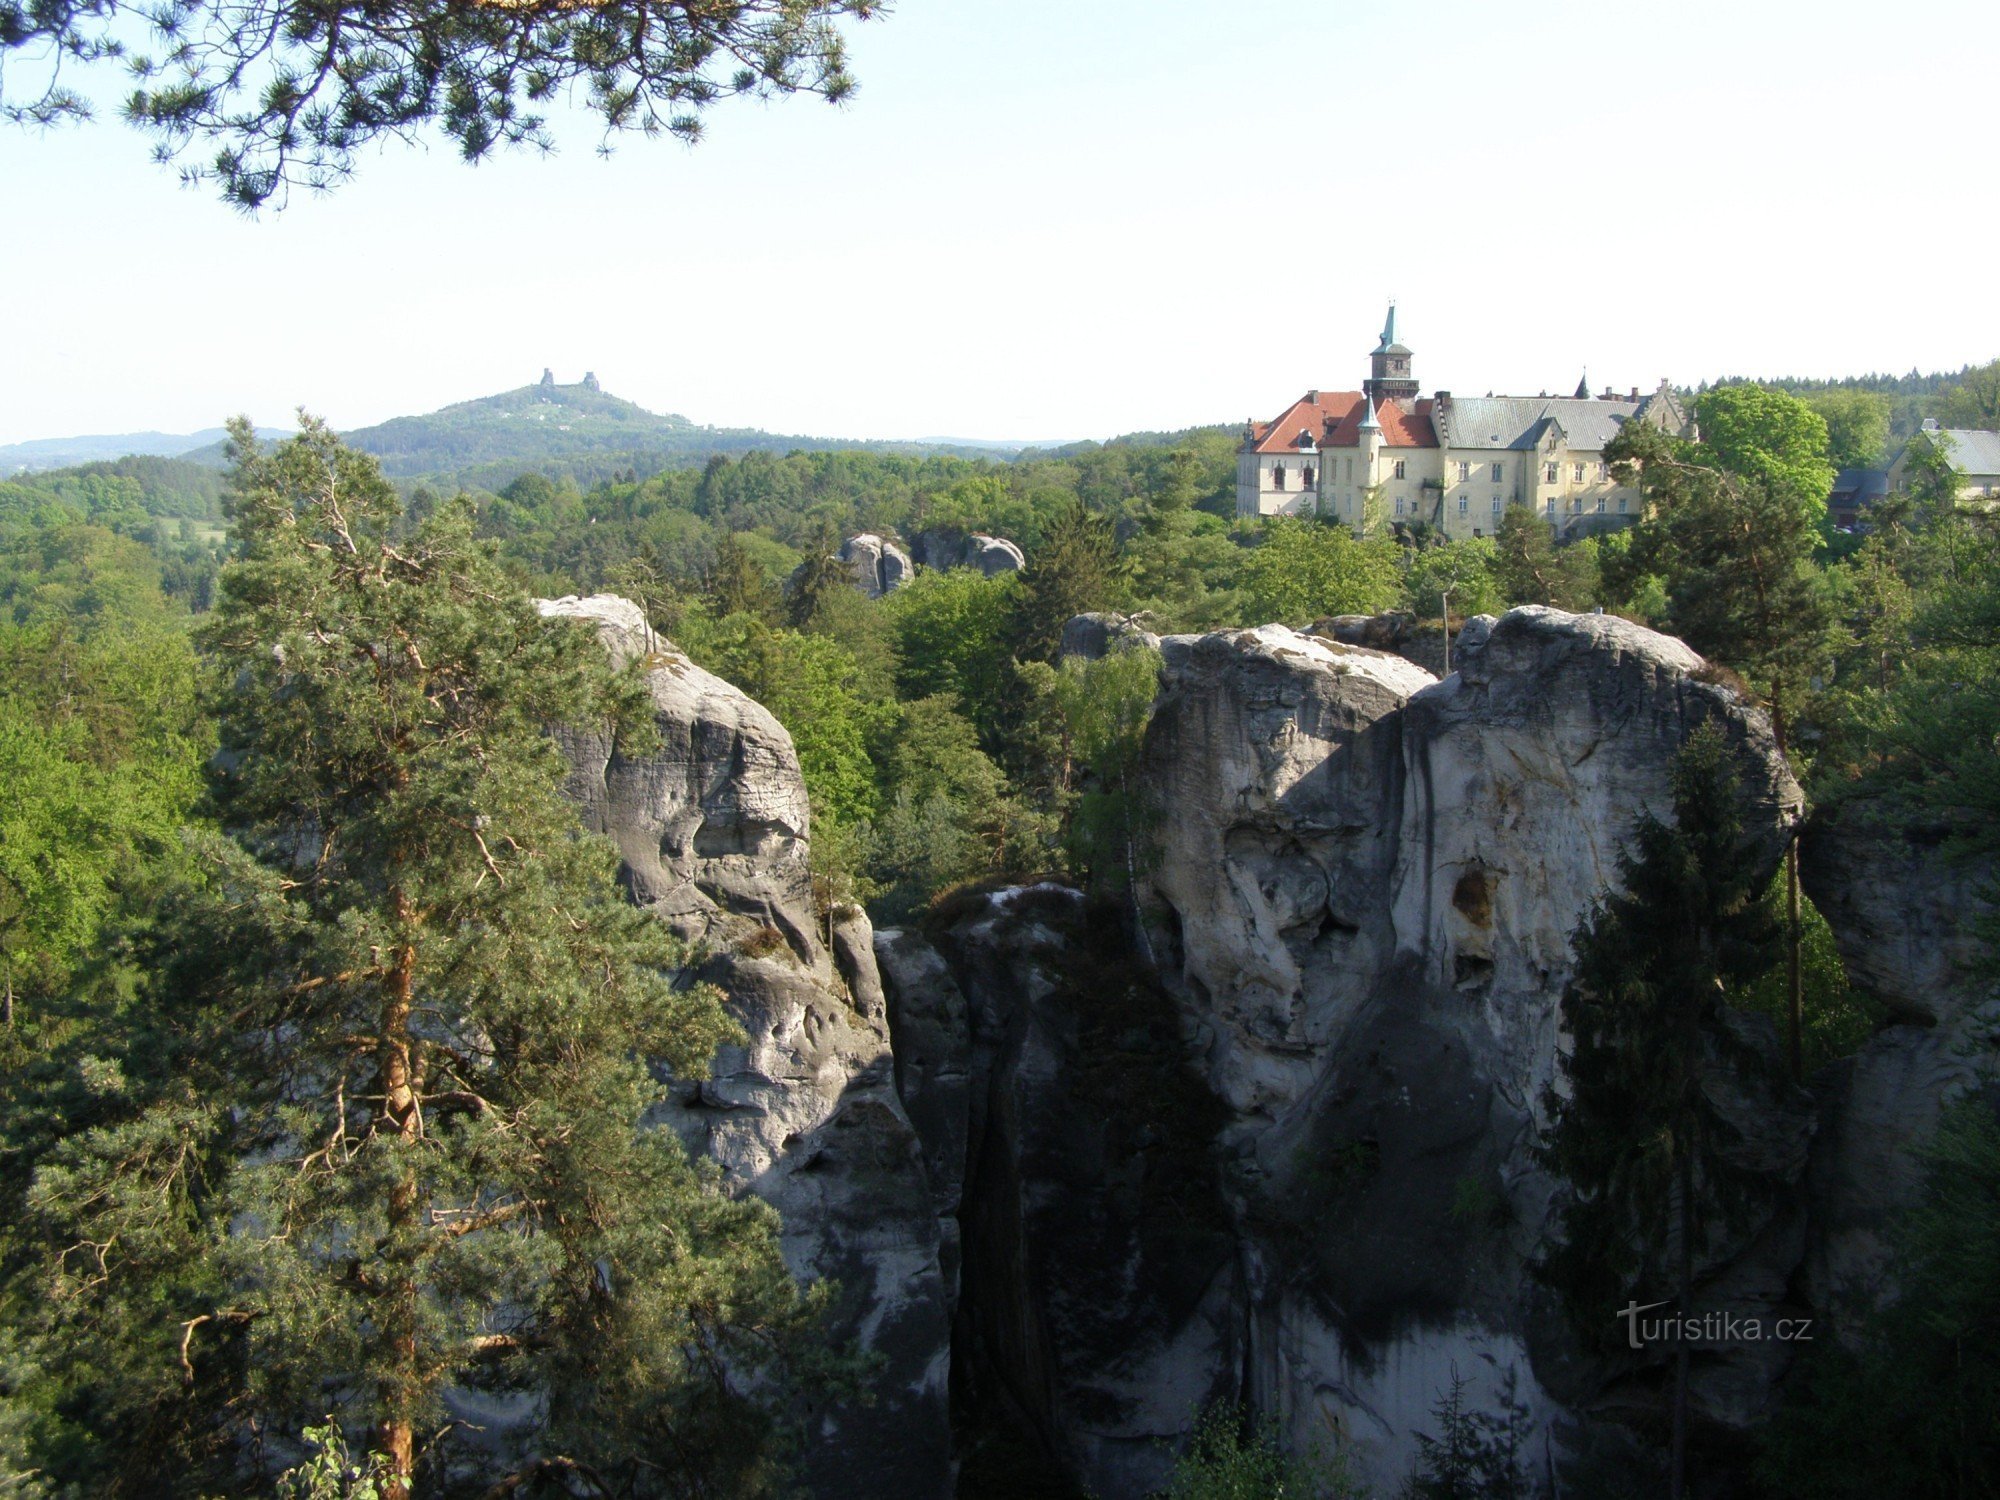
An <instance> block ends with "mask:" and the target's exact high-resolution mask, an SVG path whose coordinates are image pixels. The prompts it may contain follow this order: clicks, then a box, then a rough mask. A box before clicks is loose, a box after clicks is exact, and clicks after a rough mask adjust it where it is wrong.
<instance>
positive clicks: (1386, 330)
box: [1375, 297, 1396, 354]
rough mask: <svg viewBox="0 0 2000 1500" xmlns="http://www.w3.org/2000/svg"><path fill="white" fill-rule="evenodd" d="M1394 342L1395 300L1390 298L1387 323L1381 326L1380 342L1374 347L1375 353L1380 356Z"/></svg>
mask: <svg viewBox="0 0 2000 1500" xmlns="http://www.w3.org/2000/svg"><path fill="white" fill-rule="evenodd" d="M1395 342H1396V299H1395V298H1393V297H1391V298H1390V299H1389V321H1388V322H1386V323H1384V324H1383V325H1382V342H1381V343H1380V344H1378V345H1377V346H1376V348H1375V352H1376V353H1377V354H1380V353H1382V352H1383V351H1384V350H1386V349H1387V348H1388V347H1389V346H1390V345H1391V344H1393V343H1395Z"/></svg>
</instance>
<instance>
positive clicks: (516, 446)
mask: <svg viewBox="0 0 2000 1500" xmlns="http://www.w3.org/2000/svg"><path fill="white" fill-rule="evenodd" d="M288 435H289V434H288V431H287V430H286V429H282V428H259V429H258V436H259V437H261V438H264V439H266V440H271V439H282V438H284V437H286V436H288ZM341 436H342V437H343V438H344V439H345V440H346V441H347V442H349V443H350V444H352V445H353V446H354V447H356V448H360V449H362V450H363V451H365V452H368V453H372V454H374V455H375V456H376V457H377V458H378V459H380V460H381V463H382V470H383V472H384V473H385V474H387V475H389V476H390V478H392V479H395V480H397V481H399V482H400V483H401V485H402V486H403V487H404V488H405V489H408V488H410V487H411V486H412V485H414V484H415V483H416V482H418V481H422V482H424V483H426V484H429V485H431V486H434V487H436V488H438V489H442V490H447V491H448V490H452V489H457V488H460V487H464V488H470V489H482V490H491V491H495V492H497V491H499V490H500V489H502V488H504V487H505V486H507V485H508V484H510V483H512V482H513V481H514V480H515V479H517V478H519V477H520V476H521V475H522V474H526V473H538V474H542V475H544V476H546V477H547V478H550V479H553V480H561V479H570V480H573V481H574V482H575V483H577V484H578V485H580V486H583V487H584V488H589V487H591V486H593V485H596V484H600V483H602V482H604V481H605V480H607V479H613V478H616V477H618V476H620V475H624V474H632V475H635V476H636V477H639V478H646V477H648V476H650V475H652V474H657V473H659V472H660V471H662V470H665V469H676V468H685V467H688V466H689V465H693V464H699V463H703V462H705V461H706V460H708V459H710V458H712V457H716V456H737V455H741V454H744V453H752V452H764V453H779V454H782V453H790V452H794V451H798V450H806V451H812V452H836V451H861V452H869V453H902V454H910V455H913V456H927V455H932V454H942V455H947V456H951V457H960V458H986V459H995V458H998V459H1003V460H1004V459H1008V458H1021V457H1027V456H1033V455H1041V456H1049V455H1052V454H1054V455H1062V454H1072V453H1077V452H1082V451H1087V450H1088V449H1090V448H1092V447H1095V446H1096V445H1095V444H1092V443H1081V444H1078V443H1064V444H1062V445H1061V446H1056V445H1053V444H1048V443H1040V444H1029V443H1018V442H1006V441H1001V440H996V439H986V438H922V439H918V440H915V441H901V440H884V439H856V438H823V437H807V436H802V435H794V434H787V433H777V432H765V431H763V430H762V429H759V428H755V427H707V426H702V425H699V424H697V423H695V422H691V421H689V420H688V419H687V418H686V417H684V416H680V415H678V414H675V413H667V414H661V413H658V412H651V411H648V410H646V408H645V407H643V406H640V405H639V404H638V403H637V402H633V401H627V400H625V399H624V398H622V397H619V396H614V395H611V394H610V393H609V392H607V391H605V390H604V389H603V388H602V387H601V386H599V385H598V383H597V381H596V379H595V377H593V376H589V375H586V376H585V377H584V378H583V379H582V380H581V381H579V382H578V383H576V384H574V385H559V384H557V383H556V381H555V379H554V378H553V376H551V375H550V374H549V373H548V372H547V371H544V372H543V374H542V379H541V380H540V381H539V382H537V383H536V384H534V385H524V386H520V387H517V388H516V389H514V390H511V391H502V392H501V393H500V394H498V395H496V396H481V397H479V398H477V399H475V400H472V401H460V402H457V403H455V404H454V405H451V406H446V407H442V408H440V409H439V410H437V411H434V412H427V413H425V414H424V415H422V416H413V417H394V418H391V419H390V420H389V421H387V422H381V423H378V424H376V425H375V426H373V427H361V428H356V429H354V430H352V431H349V432H344V433H342V434H341ZM222 439H223V432H222V429H220V428H211V429H210V430H209V431H207V432H196V433H187V434H183V435H180V436H175V435H172V434H168V433H158V432H140V433H124V434H120V435H115V436H104V437H84V438H44V439H40V440H37V441H35V442H30V443H17V444H15V445H13V446H12V447H7V448H0V478H5V477H7V476H8V475H9V474H26V473H28V472H31V471H36V470H45V469H56V468H73V467H75V466H77V465H80V464H86V463H93V462H102V461H104V460H107V459H112V458H120V457H124V456H126V455H130V454H147V455H158V456H163V457H177V458H180V459H182V460H184V461H185V462H187V463H191V464H201V465H206V466H208V467H210V468H215V469H219V468H221V467H223V465H224V464H225V462H226V455H225V451H224V446H223V441H222ZM1171 440H1172V435H1170V434H1153V433H1147V434H1138V435H1136V436H1135V437H1133V438H1129V439H1114V440H1113V441H1114V442H1128V441H1129V442H1132V443H1134V444H1135V445H1143V444H1150V443H1154V442H1161V441H1171Z"/></svg>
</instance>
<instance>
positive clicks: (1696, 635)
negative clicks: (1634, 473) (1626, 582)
mask: <svg viewBox="0 0 2000 1500" xmlns="http://www.w3.org/2000/svg"><path fill="white" fill-rule="evenodd" d="M1754 390H1755V387H1748V386H1732V387H1728V388H1726V389H1725V390H1722V391H1716V392H1711V393H1710V394H1711V395H1713V396H1716V397H1718V398H1721V397H1724V396H1728V395H1730V394H1731V393H1732V392H1739V391H1754ZM1759 394H1760V395H1762V394H1764V393H1759ZM1773 399H1777V398H1773ZM1783 399H1787V400H1789V398H1783ZM1792 405H1793V406H1796V405H1797V403H1796V402H1793V403H1792ZM1767 407H1768V403H1761V404H1760V403H1759V402H1754V401H1748V400H1738V401H1732V402H1729V403H1726V404H1725V405H1724V406H1723V407H1722V413H1721V414H1722V416H1723V417H1724V418H1725V419H1726V420H1725V432H1726V433H1727V434H1728V436H1729V447H1728V448H1727V449H1723V448H1711V447H1709V446H1708V445H1707V435H1706V434H1704V441H1703V444H1701V445H1692V444H1686V443H1681V442H1678V441H1676V440H1675V439H1672V438H1669V437H1667V436H1666V435H1665V434H1663V433H1662V432H1660V431H1659V429H1657V428H1655V427H1653V426H1651V425H1650V424H1648V423H1644V422H1628V423H1627V424H1626V425H1625V426H1624V427H1623V428H1622V429H1621V430H1620V432H1619V434H1618V436H1617V437H1616V438H1614V439H1613V440H1612V442H1611V444H1610V445H1609V446H1608V447H1607V448H1606V449H1605V452H1606V454H1607V455H1608V456H1609V457H1610V459H1611V460H1612V461H1613V462H1614V463H1615V464H1617V465H1618V466H1619V470H1620V473H1621V474H1622V475H1625V476H1628V477H1629V475H1630V474H1631V470H1632V466H1634V465H1636V466H1637V469H1638V479H1639V483H1640V485H1641V486H1642V488H1643V490H1644V492H1645V496H1646V500H1647V503H1648V506H1649V514H1648V516H1647V518H1646V519H1645V520H1644V521H1642V522H1641V523H1640V525H1639V527H1638V528H1637V529H1636V530H1635V532H1634V533H1633V540H1632V543H1631V547H1630V553H1629V556H1628V558H1627V559H1626V560H1625V563H1624V569H1623V571H1624V572H1625V574H1626V576H1630V575H1633V574H1655V575H1658V577H1659V578H1660V579H1661V580H1662V584H1663V588H1664V591H1665V593H1666V596H1667V620H1666V622H1665V623H1666V626H1667V628H1668V629H1670V630H1672V631H1673V632H1674V633H1675V634H1677V635H1679V636H1680V637H1681V638H1682V639H1684V640H1685V641H1687V643H1688V644H1689V645H1690V646H1692V647H1694V648H1695V650H1697V651H1699V652H1701V653H1702V655H1704V656H1706V657H1708V658H1710V659H1711V660H1713V661H1719V662H1722V663H1723V664H1725V665H1727V666H1729V667H1731V668H1733V669H1734V670H1736V671H1737V672H1740V673H1741V674H1742V675H1743V676H1744V677H1746V678H1747V679H1749V681H1750V682H1751V684H1752V685H1753V687H1755V688H1756V690H1757V691H1758V692H1760V693H1761V694H1763V695H1764V696H1765V697H1766V699H1767V700H1768V701H1769V702H1770V703H1771V705H1772V708H1773V711H1774V713H1775V715H1776V716H1777V720H1778V730H1779V736H1780V741H1781V743H1787V741H1786V739H1785V729H1786V726H1787V725H1788V723H1789V722H1790V720H1791V719H1792V718H1793V717H1794V716H1795V714H1796V712H1797V710H1798V702H1799V698H1800V695H1801V694H1802V693H1804V691H1805V690H1806V688H1807V686H1808V683H1809V681H1810V679H1811V678H1812V676H1813V675H1814V673H1815V669H1816V668H1818V667H1820V666H1821V665H1822V664H1823V663H1824V662H1825V661H1826V659H1827V658H1828V655H1829V653H1830V649H1831V645H1832V643H1831V641H1830V639H1829V630H1830V627H1831V624H1832V598H1831V595H1830V593H1829V591H1828V590H1827V588H1826V587H1825V584H1824V581H1823V579H1822V577H1821V575H1820V574H1819V572H1818V570H1817V569H1816V568H1815V567H1814V565H1813V560H1812V559H1813V552H1814V549H1815V547H1816V546H1817V543H1818V535H1819V533H1818V521H1817V519H1816V517H1815V510H1814V505H1813V504H1812V503H1809V502H1810V492H1808V491H1803V490H1801V489H1800V488H1799V485H1800V483H1801V481H1800V479H1799V474H1798V472H1797V471H1799V470H1802V469H1811V468H1812V465H1813V464H1815V463H1820V467H1822V468H1823V467H1824V464H1823V463H1821V462H1820V461H1819V460H1816V459H1810V458H1807V457H1803V456H1801V455H1800V454H1799V453H1798V452H1797V451H1796V445H1797V444H1798V443H1800V442H1803V439H1801V438H1799V436H1798V432H1797V429H1798V428H1799V427H1801V426H1803V427H1806V428H1808V429H1812V428H1813V424H1817V423H1819V419H1818V418H1817V417H1815V416H1813V415H1812V414H1811V413H1810V412H1806V413H1804V417H1803V418H1800V417H1799V414H1798V413H1795V412H1792V411H1790V410H1789V409H1783V410H1780V411H1778V412H1777V414H1776V416H1775V417H1773V419H1772V428H1771V430H1770V431H1766V430H1764V429H1763V428H1760V427H1759V426H1758V425H1757V419H1758V418H1759V417H1760V415H1770V413H1769V411H1768V410H1767ZM1808 419H1809V420H1808ZM1823 426H1824V424H1820V426H1819V428H1818V429H1817V430H1819V432H1820V441H1821V442H1822V444H1823V441H1824V431H1823ZM1788 443H1790V444H1793V445H1794V446H1792V447H1787V444H1788ZM1737 463H1740V464H1742V465H1744V466H1745V467H1744V468H1742V469H1736V468H1733V467H1728V466H1727V465H1729V464H1737ZM1815 472H1816V471H1815ZM1766 476H1768V477H1766ZM1818 493H1819V497H1820V502H1821V505H1822V508H1823V502H1824V499H1825V490H1824V488H1822V489H1821V490H1820V491H1819V492H1818Z"/></svg>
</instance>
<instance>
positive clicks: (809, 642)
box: [682, 612, 877, 824]
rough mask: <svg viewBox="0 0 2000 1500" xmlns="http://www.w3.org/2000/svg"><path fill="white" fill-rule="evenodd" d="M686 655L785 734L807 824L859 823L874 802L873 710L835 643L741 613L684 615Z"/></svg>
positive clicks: (854, 665)
mask: <svg viewBox="0 0 2000 1500" xmlns="http://www.w3.org/2000/svg"><path fill="white" fill-rule="evenodd" d="M682 643H683V644H684V646H685V647H686V649H687V651H688V654H689V655H691V656H692V657H694V659H695V660H696V661H698V662H699V663H701V665H702V666H704V667H707V668H708V669H709V670H710V671H712V672H714V673H715V674H716V675H717V676H719V677H721V678H724V679H725V680H726V681H728V682H731V683H733V684H735V685H736V686H737V687H740V688H741V689H743V691H744V692H746V693H748V694H749V695H750V696H751V697H753V698H755V699H756V700H757V701H758V702H759V703H761V704H763V705H764V707H766V708H768V709H769V710H770V711H771V713H772V714H773V716H775V717H776V719H777V721H778V722H779V723H780V724H782V725H784V726H785V729H786V731H787V732H788V733H790V735H791V737H792V744H793V746H794V747H795V748H796V749H797V750H798V753H799V769H800V770H801V772H803V773H804V776H805V782H806V791H807V792H808V793H809V794H810V796H811V798H812V807H813V816H814V820H815V822H816V823H817V822H819V821H822V820H824V821H831V822H835V823H849V824H851V823H860V822H864V821H866V820H867V819H868V818H869V817H871V816H873V814H874V812H875V807H876V802H877V792H876V784H875V768H874V764H873V762H872V761H871V760H870V759H869V755H868V733H869V728H870V725H871V723H872V722H873V710H872V709H871V708H870V706H869V704H868V703H867V701H866V700H865V699H864V698H863V696H862V694H861V691H860V689H861V669H860V665H859V663H858V662H856V660H855V658H854V654H853V653H852V652H850V651H848V650H847V649H846V648H845V647H844V646H842V645H841V644H840V643H839V642H838V641H836V640H832V639H830V638H829V637H827V636H823V635H806V634H801V633H800V632H798V631H796V630H784V629H779V628H776V627H773V626H771V625H769V624H766V623H765V622H764V621H763V620H762V619H759V618H757V617H755V616H753V615H750V614H747V613H734V614H730V615H726V616H723V617H722V618H720V619H713V618H711V617H709V616H707V615H705V614H703V615H696V614H695V613H693V612H690V615H689V617H688V619H687V621H686V623H685V628H684V631H683V636H682Z"/></svg>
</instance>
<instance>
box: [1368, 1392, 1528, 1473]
mask: <svg viewBox="0 0 2000 1500" xmlns="http://www.w3.org/2000/svg"><path fill="white" fill-rule="evenodd" d="M1465 1384H1466V1382H1465V1377H1464V1376H1462V1375H1460V1374H1459V1373H1458V1371H1457V1369H1455V1368H1454V1369H1453V1370H1452V1372H1451V1384H1450V1385H1449V1386H1447V1387H1446V1388H1445V1389H1444V1390H1442V1391H1440V1392H1438V1398H1437V1400H1436V1401H1435V1402H1434V1403H1433V1404H1432V1406H1431V1419H1432V1421H1433V1422H1434V1423H1436V1426H1437V1431H1436V1433H1435V1434H1432V1433H1428V1432H1420V1433H1418V1434H1417V1467H1416V1470H1415V1472H1413V1473H1412V1474H1411V1475H1410V1477H1409V1478H1408V1479H1406V1480H1405V1481H1404V1482H1403V1489H1402V1493H1401V1496H1400V1500H1524V1497H1526V1496H1527V1494H1528V1493H1529V1488H1528V1482H1527V1480H1526V1479H1525V1478H1524V1477H1523V1475H1522V1472H1521V1443H1522V1438H1523V1428H1524V1427H1525V1425H1526V1413H1525V1412H1524V1411H1523V1410H1522V1408H1521V1407H1520V1405H1519V1404H1518V1403H1517V1402H1515V1401H1514V1399H1513V1391H1512V1385H1511V1380H1510V1383H1509V1388H1508V1389H1507V1390H1506V1391H1505V1392H1503V1400H1502V1410H1501V1411H1500V1412H1499V1413H1494V1412H1483V1411H1472V1410H1469V1409H1467V1407H1466V1404H1465Z"/></svg>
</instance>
